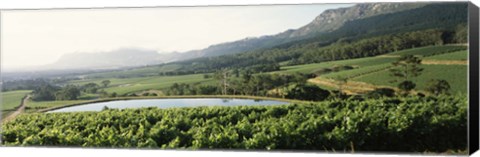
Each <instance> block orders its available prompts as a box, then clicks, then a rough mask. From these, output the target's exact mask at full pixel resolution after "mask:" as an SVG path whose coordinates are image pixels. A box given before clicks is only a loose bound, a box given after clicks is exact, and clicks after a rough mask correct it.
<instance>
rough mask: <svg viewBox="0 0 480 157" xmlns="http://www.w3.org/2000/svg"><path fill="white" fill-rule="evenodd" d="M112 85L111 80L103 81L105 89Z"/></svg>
mask: <svg viewBox="0 0 480 157" xmlns="http://www.w3.org/2000/svg"><path fill="white" fill-rule="evenodd" d="M110 83H111V82H110V80H103V81H102V84H103V87H107V86H108V85H109V84H110Z"/></svg>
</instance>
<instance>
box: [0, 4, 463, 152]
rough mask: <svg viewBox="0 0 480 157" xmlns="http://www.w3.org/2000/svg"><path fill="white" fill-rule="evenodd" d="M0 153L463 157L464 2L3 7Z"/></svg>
mask: <svg viewBox="0 0 480 157" xmlns="http://www.w3.org/2000/svg"><path fill="white" fill-rule="evenodd" d="M0 26H1V27H0V29H1V55H2V56H1V58H2V62H1V63H2V64H1V65H2V69H1V70H2V71H1V75H2V86H1V100H2V101H1V111H2V112H1V113H2V114H1V118H2V124H1V145H2V146H25V147H45V146H47V147H57V148H58V147H81V148H116V149H138V148H139V149H174V150H241V151H244V150H248V151H258V150H262V151H264V150H268V151H294V152H304V151H307V152H311V151H313V152H335V153H362V152H374V153H375V152H383V153H392V152H393V153H425V154H467V152H468V145H467V126H468V124H467V115H468V112H467V106H468V98H469V96H468V83H467V78H468V72H469V71H468V68H469V60H468V56H469V54H468V47H469V44H468V3H467V2H431V3H424V2H422V3H420V2H419V3H358V4H353V3H352V4H301V5H251V6H198V7H144V8H89V9H38V10H4V11H2V12H1V25H0Z"/></svg>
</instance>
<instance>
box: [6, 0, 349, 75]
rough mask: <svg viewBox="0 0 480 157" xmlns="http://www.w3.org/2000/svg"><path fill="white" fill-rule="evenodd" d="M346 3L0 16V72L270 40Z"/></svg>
mask: <svg viewBox="0 0 480 157" xmlns="http://www.w3.org/2000/svg"><path fill="white" fill-rule="evenodd" d="M348 6H351V4H322V5H270V6H269V5H266V6H216V7H160V8H117V9H111V8H110V9H77V10H16V11H15V10H10V11H2V14H1V23H0V29H1V32H0V36H1V42H2V43H1V46H2V47H1V53H2V54H1V55H2V66H3V67H2V69H5V70H8V69H17V68H22V67H31V66H37V65H45V64H50V63H53V62H55V61H56V60H58V59H59V58H60V56H62V55H63V54H66V53H74V52H102V51H103V52H104V51H111V50H115V49H120V48H141V49H150V50H156V51H158V52H159V53H162V52H163V53H164V52H173V51H178V52H185V51H188V50H194V49H202V48H206V47H208V46H210V45H212V44H218V43H222V42H229V41H235V40H239V39H244V38H246V37H258V36H262V35H273V34H276V33H280V32H283V31H285V30H287V29H296V28H299V27H301V26H304V25H306V24H308V23H309V22H311V21H312V20H313V19H314V18H315V17H316V16H318V15H319V14H320V13H322V12H323V11H324V10H326V9H334V8H339V7H348Z"/></svg>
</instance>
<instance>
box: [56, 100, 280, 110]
mask: <svg viewBox="0 0 480 157" xmlns="http://www.w3.org/2000/svg"><path fill="white" fill-rule="evenodd" d="M283 104H289V102H284V101H275V100H258V99H227V98H174V99H136V100H115V101H108V102H98V103H90V104H84V105H78V106H72V107H65V108H61V109H57V110H52V111H49V113H50V112H78V111H101V110H102V109H103V108H104V107H105V106H106V107H108V108H115V109H124V108H140V107H158V108H172V107H198V106H240V105H283Z"/></svg>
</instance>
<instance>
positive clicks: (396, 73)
mask: <svg viewBox="0 0 480 157" xmlns="http://www.w3.org/2000/svg"><path fill="white" fill-rule="evenodd" d="M421 62H422V60H421V59H420V58H418V57H415V56H413V55H405V56H402V57H400V59H399V60H398V61H396V62H393V63H392V65H393V68H391V69H390V72H391V75H392V76H393V77H395V80H393V81H392V82H400V83H399V84H398V88H400V89H401V90H402V91H404V92H405V93H408V92H409V91H411V90H412V89H414V88H415V86H416V85H415V83H414V82H413V81H411V79H412V78H413V77H417V76H419V75H420V74H421V72H422V71H423V68H420V67H419V65H420V64H421Z"/></svg>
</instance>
